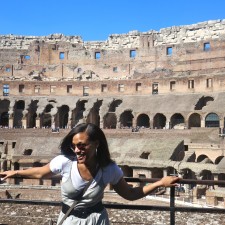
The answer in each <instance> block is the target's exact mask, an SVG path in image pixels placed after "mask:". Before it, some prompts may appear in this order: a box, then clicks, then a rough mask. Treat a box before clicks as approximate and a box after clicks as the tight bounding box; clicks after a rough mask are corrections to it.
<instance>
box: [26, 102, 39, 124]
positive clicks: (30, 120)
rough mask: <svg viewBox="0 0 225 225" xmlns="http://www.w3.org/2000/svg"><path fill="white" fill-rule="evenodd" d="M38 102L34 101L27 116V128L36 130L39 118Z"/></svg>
mask: <svg viewBox="0 0 225 225" xmlns="http://www.w3.org/2000/svg"><path fill="white" fill-rule="evenodd" d="M37 104H38V100H32V101H31V103H30V105H29V112H28V115H27V127H29V128H34V127H36V118H37V108H38V106H37Z"/></svg>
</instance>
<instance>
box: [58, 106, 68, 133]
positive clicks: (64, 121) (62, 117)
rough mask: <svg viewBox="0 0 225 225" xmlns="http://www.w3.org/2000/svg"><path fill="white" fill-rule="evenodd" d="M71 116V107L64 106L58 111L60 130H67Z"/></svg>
mask: <svg viewBox="0 0 225 225" xmlns="http://www.w3.org/2000/svg"><path fill="white" fill-rule="evenodd" d="M68 116H69V106H67V105H63V106H61V107H60V108H59V110H58V125H59V128H63V129H64V128H67V126H68Z"/></svg>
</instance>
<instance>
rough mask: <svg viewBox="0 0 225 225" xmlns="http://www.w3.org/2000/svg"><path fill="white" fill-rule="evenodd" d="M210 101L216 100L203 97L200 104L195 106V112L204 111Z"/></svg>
mask: <svg viewBox="0 0 225 225" xmlns="http://www.w3.org/2000/svg"><path fill="white" fill-rule="evenodd" d="M209 101H214V98H213V97H211V96H202V97H201V98H200V99H199V100H198V102H197V103H196V105H195V108H194V109H195V110H202V108H203V107H205V106H206V105H207V104H208V102H209Z"/></svg>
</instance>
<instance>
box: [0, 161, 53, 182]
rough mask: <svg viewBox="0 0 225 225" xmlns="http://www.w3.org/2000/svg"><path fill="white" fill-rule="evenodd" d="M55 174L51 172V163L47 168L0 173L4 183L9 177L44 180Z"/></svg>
mask: <svg viewBox="0 0 225 225" xmlns="http://www.w3.org/2000/svg"><path fill="white" fill-rule="evenodd" d="M53 175H54V174H53V173H52V172H51V170H50V166H49V163H48V164H47V165H45V166H41V167H33V168H29V169H25V170H9V171H4V172H0V177H1V180H2V181H4V180H6V179H7V178H9V177H13V176H22V177H29V178H39V179H40V178H43V177H50V176H53Z"/></svg>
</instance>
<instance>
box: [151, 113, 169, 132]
mask: <svg viewBox="0 0 225 225" xmlns="http://www.w3.org/2000/svg"><path fill="white" fill-rule="evenodd" d="M165 126H166V117H165V116H164V115H163V114H162V113H157V114H156V115H155V116H154V118H153V128H157V129H163V128H164V127H165Z"/></svg>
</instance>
